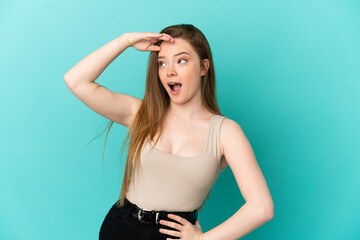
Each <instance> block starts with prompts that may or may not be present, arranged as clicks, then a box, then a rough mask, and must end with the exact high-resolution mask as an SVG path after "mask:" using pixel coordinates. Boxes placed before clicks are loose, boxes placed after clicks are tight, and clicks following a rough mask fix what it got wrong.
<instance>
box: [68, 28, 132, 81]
mask: <svg viewBox="0 0 360 240" xmlns="http://www.w3.org/2000/svg"><path fill="white" fill-rule="evenodd" d="M125 35H126V33H124V34H123V35H121V36H120V37H118V38H115V39H114V40H112V41H111V42H109V43H107V44H105V45H104V46H102V47H100V48H99V49H96V50H95V51H94V52H92V53H91V54H89V55H88V56H86V57H85V58H84V59H82V60H81V61H80V62H78V63H77V64H76V65H75V66H74V67H72V68H71V69H70V70H69V71H68V72H67V73H66V74H65V75H64V80H65V82H66V84H67V85H68V86H69V87H76V86H77V85H79V84H82V83H92V82H94V81H95V80H96V79H97V78H98V77H99V76H100V74H101V73H102V72H103V71H104V70H105V69H106V68H107V67H108V66H109V64H110V63H111V62H112V61H114V59H115V58H117V57H118V56H119V55H120V54H121V53H122V52H123V51H125V49H127V48H128V47H129V46H130V44H129V42H128V41H127V39H126V37H125Z"/></svg>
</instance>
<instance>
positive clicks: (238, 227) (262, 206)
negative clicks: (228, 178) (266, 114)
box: [203, 118, 274, 240]
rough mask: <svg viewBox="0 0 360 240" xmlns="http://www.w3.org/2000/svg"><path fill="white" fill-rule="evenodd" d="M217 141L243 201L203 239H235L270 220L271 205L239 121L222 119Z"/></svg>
mask: <svg viewBox="0 0 360 240" xmlns="http://www.w3.org/2000/svg"><path fill="white" fill-rule="evenodd" d="M220 141H221V142H222V149H223V152H224V156H225V158H226V160H227V162H228V164H229V167H230V168H231V170H232V172H233V174H234V176H235V179H236V181H237V184H238V186H239V189H240V192H241V194H242V195H243V197H244V199H245V201H246V203H245V204H244V205H243V206H242V207H241V208H240V209H239V210H238V211H237V212H236V213H235V214H234V215H233V216H231V217H230V218H229V219H227V220H226V221H225V222H223V223H222V224H220V225H219V226H217V227H215V228H213V229H211V230H209V231H207V232H206V233H204V235H203V240H231V239H234V240H236V239H239V238H241V237H243V236H245V235H246V234H248V233H249V232H251V231H253V230H254V229H256V228H258V227H260V226H261V225H263V224H264V223H266V222H267V221H269V220H271V219H272V218H273V215H274V204H273V201H272V198H271V195H270V192H269V189H268V187H267V184H266V181H265V178H264V176H263V174H262V172H261V169H260V167H259V165H258V163H257V161H256V159H255V155H254V152H253V150H252V148H251V145H250V143H249V141H248V139H247V138H246V136H245V134H244V132H243V131H242V129H241V127H240V126H239V124H237V123H236V122H235V121H233V120H231V119H228V118H225V119H224V122H223V123H222V127H221V132H220Z"/></svg>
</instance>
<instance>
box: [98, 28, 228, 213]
mask: <svg viewBox="0 0 360 240" xmlns="http://www.w3.org/2000/svg"><path fill="white" fill-rule="evenodd" d="M160 33H165V34H168V35H170V36H172V37H173V38H181V39H184V40H186V41H187V42H188V43H189V44H190V45H191V46H192V47H193V48H194V50H195V52H196V53H197V55H198V56H199V58H200V66H201V67H202V68H204V69H205V66H204V65H203V62H202V60H203V59H208V60H209V69H208V71H207V73H206V74H205V75H204V76H202V77H201V81H202V82H201V99H202V104H203V106H204V107H205V108H206V109H207V110H208V111H210V112H211V113H213V114H217V115H222V114H221V113H220V109H219V106H218V104H217V98H216V87H215V69H214V64H213V58H212V54H211V49H210V45H209V43H208V41H207V39H206V37H205V36H204V34H203V33H202V32H201V31H200V30H199V29H198V28H196V27H194V26H193V25H191V24H179V25H172V26H169V27H166V28H164V29H163V30H162V31H161V32H160ZM161 42H162V41H158V42H156V43H154V45H158V46H159V45H160V44H161ZM158 53H159V52H158V51H152V52H151V53H150V56H149V61H148V67H147V74H146V85H145V94H144V98H143V100H142V103H141V105H140V107H139V109H138V111H137V113H136V114H135V116H134V119H133V121H132V123H131V126H129V132H128V134H127V136H126V138H125V141H124V143H123V146H122V149H123V148H124V146H125V144H126V142H127V141H128V140H129V138H130V142H129V146H128V155H127V159H126V165H125V172H124V177H123V183H122V187H121V192H120V196H119V200H118V201H117V204H116V205H117V206H118V207H122V206H123V205H124V200H125V197H126V193H127V192H128V190H129V185H130V181H131V179H133V178H134V174H135V171H136V174H138V171H139V165H140V152H141V149H142V146H143V144H144V142H145V141H146V139H147V138H148V139H151V140H152V139H153V138H154V136H155V134H156V132H157V131H159V135H158V138H157V139H156V141H155V143H154V146H155V144H156V143H157V141H158V140H159V138H160V136H161V135H162V132H163V127H162V123H163V121H164V116H165V113H166V111H167V110H168V108H169V106H170V98H169V95H168V93H167V92H166V90H165V89H164V87H163V85H162V84H161V81H160V78H159V72H158V67H159V66H158V61H157V57H158ZM112 124H113V121H110V123H109V125H110V127H109V130H110V128H111V126H112ZM109 130H108V132H107V134H106V138H107V135H108V133H109ZM105 143H106V139H105ZM105 143H104V148H105ZM103 154H104V152H103ZM103 157H104V155H103ZM134 170H135V171H134ZM209 196H210V191H209V193H208V195H207V196H206V199H205V200H204V202H203V203H202V204H201V206H199V207H198V208H197V210H198V211H200V210H201V209H202V207H203V205H204V203H205V201H206V200H207V199H208V198H209Z"/></svg>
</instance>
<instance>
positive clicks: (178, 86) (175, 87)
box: [168, 83, 182, 95]
mask: <svg viewBox="0 0 360 240" xmlns="http://www.w3.org/2000/svg"><path fill="white" fill-rule="evenodd" d="M168 85H169V87H170V90H171V93H172V94H174V95H176V94H178V93H179V92H180V89H181V86H182V84H181V83H172V84H168Z"/></svg>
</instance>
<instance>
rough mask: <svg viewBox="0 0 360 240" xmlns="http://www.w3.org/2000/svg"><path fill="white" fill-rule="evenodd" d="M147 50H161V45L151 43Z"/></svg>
mask: <svg viewBox="0 0 360 240" xmlns="http://www.w3.org/2000/svg"><path fill="white" fill-rule="evenodd" d="M146 50H147V51H160V50H161V47H160V46H157V45H150V46H149V47H148V48H147V49H146Z"/></svg>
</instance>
